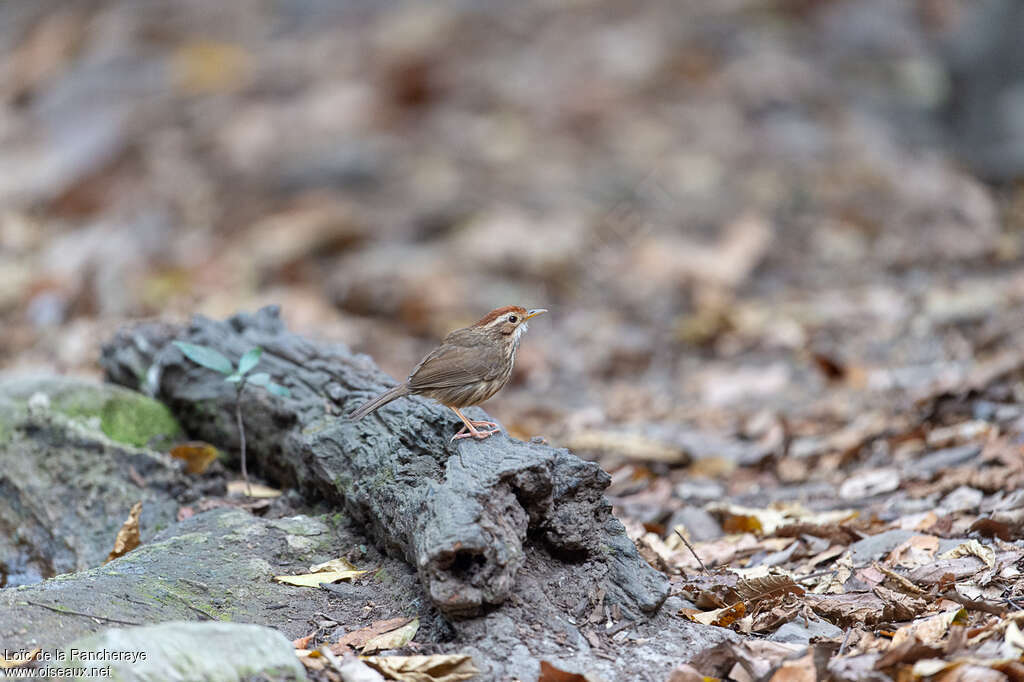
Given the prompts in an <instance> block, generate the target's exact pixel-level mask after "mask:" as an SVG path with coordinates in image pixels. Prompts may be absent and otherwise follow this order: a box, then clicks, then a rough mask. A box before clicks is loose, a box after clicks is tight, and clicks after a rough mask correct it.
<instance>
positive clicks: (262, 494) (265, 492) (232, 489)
mask: <svg viewBox="0 0 1024 682" xmlns="http://www.w3.org/2000/svg"><path fill="white" fill-rule="evenodd" d="M228 495H232V496H234V495H245V496H247V497H258V498H269V497H281V491H280V490H278V489H276V488H271V487H270V486H266V485H260V484H259V483H249V484H248V485H246V483H245V481H230V482H229V483H228Z"/></svg>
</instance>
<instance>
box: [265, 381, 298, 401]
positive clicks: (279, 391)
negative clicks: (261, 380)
mask: <svg viewBox="0 0 1024 682" xmlns="http://www.w3.org/2000/svg"><path fill="white" fill-rule="evenodd" d="M267 390H268V391H270V392H271V393H273V394H274V395H279V396H281V397H282V398H290V397H291V396H292V392H291V391H289V390H288V389H287V388H285V387H284V386H282V385H281V384H275V383H274V382H270V383H269V384H267Z"/></svg>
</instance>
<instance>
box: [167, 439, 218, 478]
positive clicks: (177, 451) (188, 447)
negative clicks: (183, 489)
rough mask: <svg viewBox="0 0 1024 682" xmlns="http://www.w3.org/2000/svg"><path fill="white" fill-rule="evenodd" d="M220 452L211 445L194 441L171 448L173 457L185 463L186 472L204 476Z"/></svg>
mask: <svg viewBox="0 0 1024 682" xmlns="http://www.w3.org/2000/svg"><path fill="white" fill-rule="evenodd" d="M219 454H220V452H219V451H218V450H217V448H215V447H214V446H212V445H210V444H209V443H204V442H203V441H201V440H193V441H189V442H187V443H182V444H181V445H178V446H176V447H173V448H171V457H175V458H177V459H181V460H184V461H185V471H187V472H188V473H190V474H202V473H205V472H206V469H207V468H208V467H209V466H210V465H211V464H213V462H214V461H215V460H216V459H217V456H218V455H219Z"/></svg>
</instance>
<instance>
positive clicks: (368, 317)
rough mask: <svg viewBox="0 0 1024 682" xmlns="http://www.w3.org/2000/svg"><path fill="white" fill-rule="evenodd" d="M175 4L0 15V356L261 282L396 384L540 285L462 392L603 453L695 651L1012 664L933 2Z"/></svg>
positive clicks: (229, 301) (1018, 328) (968, 215)
mask: <svg viewBox="0 0 1024 682" xmlns="http://www.w3.org/2000/svg"><path fill="white" fill-rule="evenodd" d="M897 5H898V6H899V7H897ZM169 7H170V5H168V6H167V7H162V6H161V5H159V4H152V5H148V4H145V5H143V6H138V5H137V4H136V3H128V2H116V1H113V0H111V1H107V2H94V3H83V4H81V5H69V4H67V3H61V2H56V1H53V2H39V3H9V4H6V5H4V6H3V7H2V8H0V17H2V19H3V20H0V50H2V54H3V56H2V60H0V69H2V72H3V73H6V74H8V75H9V77H4V78H0V101H2V103H3V109H2V113H0V205H2V208H3V210H2V212H0V213H2V214H0V325H2V327H3V333H2V335H0V368H2V369H4V370H17V371H25V370H30V369H46V370H57V371H60V372H66V373H72V374H81V375H87V376H99V374H100V370H99V365H98V357H99V346H100V344H101V343H102V342H103V341H105V340H106V339H107V338H109V337H110V335H111V334H112V332H113V331H114V330H115V329H117V328H118V327H120V325H121V324H122V323H123V322H125V321H128V320H133V319H138V318H143V317H164V318H167V319H173V320H183V319H186V318H187V317H188V316H189V315H190V314H192V313H195V312H198V313H203V314H208V315H211V316H214V317H218V318H220V317H223V316H226V315H227V314H230V313H232V312H234V311H236V310H239V309H250V310H252V309H256V308H257V307H259V306H261V305H263V304H266V303H279V304H281V305H282V314H283V316H284V318H285V319H286V320H287V321H288V324H289V326H290V327H291V328H292V329H293V330H295V331H298V332H300V333H304V334H308V335H311V336H314V337H317V338H320V339H328V340H336V341H342V342H344V343H346V344H348V345H349V346H351V347H352V348H354V349H356V350H359V351H363V352H368V353H370V354H371V355H372V356H373V358H374V359H375V361H376V362H377V363H378V364H380V365H381V366H382V367H383V368H384V369H385V370H386V371H388V372H389V373H390V374H392V375H393V376H396V377H401V376H404V375H405V374H406V373H407V372H408V370H409V369H410V368H411V367H412V366H413V365H414V364H415V363H416V362H417V361H418V360H419V358H420V357H421V356H422V354H423V353H424V352H426V351H428V350H429V349H430V348H432V347H433V345H434V344H436V343H437V340H438V339H439V338H440V337H442V336H443V335H444V334H445V333H446V332H447V331H450V330H451V329H454V328H457V327H461V326H465V325H466V324H468V323H470V322H472V321H473V320H474V319H476V317H478V316H480V315H482V314H483V313H485V312H486V311H487V310H489V309H491V308H493V307H497V306H499V305H506V304H521V305H524V306H527V307H546V308H549V309H550V310H551V312H550V314H549V315H547V316H544V317H542V318H538V319H537V320H536V321H535V322H534V323H533V324H532V325H531V329H530V331H529V333H528V334H527V336H526V337H525V338H524V340H523V343H522V347H521V349H520V352H519V358H518V361H517V365H516V372H515V376H514V379H513V383H512V384H511V385H510V386H509V387H507V388H506V389H505V391H504V392H503V393H501V394H500V395H499V396H498V397H496V398H495V399H494V400H492V401H491V402H490V403H489V404H488V405H487V406H486V409H487V410H488V411H489V413H490V414H492V415H494V416H495V417H496V418H497V419H498V420H499V421H500V422H501V423H502V424H503V425H504V426H505V427H506V428H507V429H508V431H509V432H510V433H511V434H512V435H514V436H516V437H519V438H523V439H529V438H531V437H533V436H542V437H544V438H545V439H547V441H548V442H549V443H551V444H553V445H559V446H565V447H568V448H570V449H571V450H572V451H574V452H576V453H578V454H580V455H581V456H584V457H587V458H590V459H594V460H595V461H598V462H599V463H600V464H601V466H602V467H603V468H605V469H606V470H607V471H609V472H610V473H611V474H612V477H613V483H612V487H611V489H610V495H611V496H612V500H613V503H614V504H615V508H616V514H617V515H618V516H619V518H620V519H622V521H623V522H624V523H625V524H626V526H627V529H628V530H629V531H630V534H631V536H632V537H633V539H634V540H635V542H636V543H637V544H638V546H639V547H640V548H641V551H642V553H643V554H644V556H645V558H647V559H648V560H649V561H650V562H651V563H652V565H654V566H655V567H656V568H658V569H659V570H662V571H664V572H665V573H666V574H668V575H669V576H670V577H671V579H672V581H673V589H674V595H675V596H676V597H677V598H678V600H677V601H675V602H673V604H675V605H676V606H677V607H678V609H679V617H680V618H689V619H692V620H694V621H697V622H700V623H705V624H709V625H714V626H717V627H722V628H729V629H731V630H732V631H734V632H736V633H738V634H739V635H741V636H742V638H741V640H738V641H739V642H740V643H735V644H728V645H723V646H722V647H721V648H720V649H719V650H716V651H715V652H710V653H708V654H707V655H706V656H705V657H704V658H702V659H701V658H699V659H698V660H696V661H694V662H693V664H692V665H693V666H694V668H695V669H696V670H699V671H700V672H701V673H705V674H710V671H715V674H721V675H729V676H730V677H731V678H732V679H738V680H756V679H764V676H765V675H767V674H769V673H771V671H772V670H773V669H775V668H779V670H778V671H776V672H775V673H774V676H773V677H771V678H770V679H773V680H776V682H782V681H784V680H797V679H800V680H803V679H813V678H805V677H798V675H799V674H802V673H800V672H799V670H801V669H806V666H807V665H810V664H811V663H813V664H814V665H815V666H816V667H817V669H818V672H819V676H820V677H821V679H824V678H825V675H826V672H825V671H826V670H828V671H829V673H827V674H831V675H834V676H835V677H836V678H837V679H878V680H889V679H892V680H896V679H901V680H905V679H923V678H932V679H941V680H943V681H944V682H951V681H952V680H968V679H970V680H988V679H992V680H998V679H1020V678H1021V676H1022V675H1024V667H1022V665H1021V664H1020V663H1019V660H1020V658H1021V656H1022V655H1024V635H1022V634H1021V630H1020V628H1019V627H1018V623H1019V622H1020V621H1022V620H1024V606H1022V605H1024V575H1022V573H1021V568H1020V566H1022V565H1024V564H1022V560H1024V494H1022V493H1021V492H1020V490H1019V488H1020V487H1021V484H1022V483H1024V259H1022V254H1024V189H1022V188H1021V187H1020V186H1016V185H1013V184H1002V185H999V186H995V185H991V184H986V183H985V182H983V181H982V180H981V179H979V177H977V175H976V174H975V172H974V171H972V170H971V169H970V168H969V167H968V166H967V165H966V164H965V163H964V162H963V161H962V159H960V158H958V157H957V156H955V155H954V153H953V152H952V151H951V149H952V146H951V145H949V144H946V143H947V142H948V140H947V138H946V137H944V134H943V129H942V113H943V108H942V107H943V106H944V102H946V101H947V100H948V98H949V97H950V92H955V86H956V82H955V80H954V79H953V78H952V77H951V75H950V72H949V67H948V62H947V61H945V60H944V57H943V54H942V52H941V50H940V49H939V47H938V46H939V45H941V44H942V43H943V41H947V42H948V41H949V40H952V39H953V38H952V37H955V36H956V34H957V31H958V30H959V29H960V28H961V27H962V22H964V21H966V19H965V18H964V13H965V12H966V11H967V10H966V9H964V8H963V7H961V3H955V2H953V3H934V2H931V3H929V2H918V3H888V2H885V1H882V0H878V1H875V0H872V1H870V2H859V3H858V2H841V1H830V2H820V3H804V2H755V1H754V0H746V1H743V0H740V1H737V2H727V3H726V2H722V3H682V4H680V3H675V2H671V1H670V0H655V1H652V2H644V3H641V4H640V5H638V6H637V7H636V8H634V9H633V10H631V11H630V13H628V15H626V14H625V13H624V12H623V11H622V9H621V8H619V7H618V6H617V5H616V4H615V3H612V2H604V1H601V0H598V1H594V2H587V3H579V5H578V6H577V7H575V8H574V9H573V10H572V11H569V10H566V9H557V8H555V6H553V5H550V4H548V3H542V2H534V3H526V4H522V5H517V6H516V7H507V8H501V9H499V8H497V7H494V8H491V9H489V10H479V11H469V10H465V9H462V10H460V9H457V8H456V7H454V6H450V5H443V4H442V5H433V4H414V5H408V6H401V5H396V6H390V5H389V6H388V7H387V8H383V7H380V8H373V7H371V6H363V5H362V4H361V3H352V4H350V5H346V6H344V7H339V6H335V5H334V4H333V3H319V2H308V3H294V5H289V6H288V7H285V6H284V5H281V6H278V5H274V4H271V3H264V4H261V5H260V6H259V8H254V7H253V5H252V4H251V3H247V2H242V1H240V0H239V1H232V2H221V3H212V4H211V3H204V2H184V3H177V4H175V6H174V9H173V10H171V9H169ZM943 8H945V9H943ZM452 36H459V37H460V38H461V39H460V40H457V41H456V40H451V37H452ZM98 95H99V96H98ZM682 537H685V538H686V539H688V540H689V542H690V543H691V545H692V551H691V549H688V548H687V547H686V546H685V544H684V542H683V540H682V539H681V538H682ZM702 564H703V565H702ZM808 645H810V646H809V648H808ZM794 652H796V653H798V654H800V655H801V656H802V657H803V658H799V659H797V661H796V662H794V661H789V662H785V661H787V659H789V658H790V657H792V656H793V655H794ZM800 652H804V653H800ZM701 665H703V666H705V667H704V668H701ZM780 666H781V668H780ZM682 674H683V673H682V672H681V673H680V675H682ZM908 676H909V677H908ZM680 679H684V678H682V677H681V678H680Z"/></svg>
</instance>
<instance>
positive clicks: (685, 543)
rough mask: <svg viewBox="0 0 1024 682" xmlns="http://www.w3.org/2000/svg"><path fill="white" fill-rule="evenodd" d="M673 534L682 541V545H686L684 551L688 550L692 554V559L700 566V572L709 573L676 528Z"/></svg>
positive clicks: (691, 546) (688, 542)
mask: <svg viewBox="0 0 1024 682" xmlns="http://www.w3.org/2000/svg"><path fill="white" fill-rule="evenodd" d="M675 533H676V535H678V536H679V539H680V540H682V541H683V544H684V545H686V549H688V550H690V554H692V555H693V558H694V559H696V560H697V563H698V564H700V567H701V570H703V571H704V573H710V571H708V567H707V566H705V565H704V562H703V561H701V560H700V557H699V556H697V552H696V550H694V549H693V545H691V544H690V541H689V540H687V539H686V537H685V536H684V535H683V534H682V533H680V532H679V529H678V528H677V529H675Z"/></svg>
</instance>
